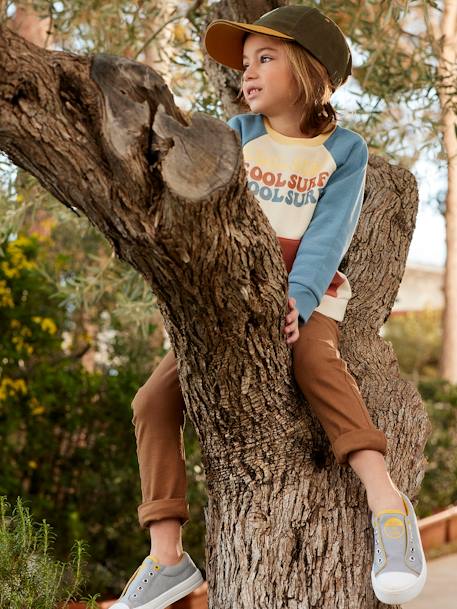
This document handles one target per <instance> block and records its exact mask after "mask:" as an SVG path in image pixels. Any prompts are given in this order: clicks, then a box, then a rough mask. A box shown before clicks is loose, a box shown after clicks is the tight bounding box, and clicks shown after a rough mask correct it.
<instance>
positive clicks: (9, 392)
mask: <svg viewBox="0 0 457 609" xmlns="http://www.w3.org/2000/svg"><path fill="white" fill-rule="evenodd" d="M20 391H21V392H22V394H23V395H25V394H26V393H27V385H26V384H25V381H24V379H16V380H15V379H10V378H8V377H5V378H4V379H2V381H1V384H0V401H3V400H6V398H7V397H8V396H10V397H11V396H15V395H16V394H17V393H19V392H20Z"/></svg>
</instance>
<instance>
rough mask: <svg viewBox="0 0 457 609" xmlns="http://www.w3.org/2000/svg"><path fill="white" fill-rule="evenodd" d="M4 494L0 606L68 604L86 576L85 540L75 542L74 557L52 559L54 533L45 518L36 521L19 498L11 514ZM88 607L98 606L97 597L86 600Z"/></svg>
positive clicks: (0, 500) (48, 608)
mask: <svg viewBox="0 0 457 609" xmlns="http://www.w3.org/2000/svg"><path fill="white" fill-rule="evenodd" d="M9 508H10V505H9V503H8V502H7V498H6V497H5V496H1V497H0V607H8V609H55V608H56V606H57V605H58V604H59V603H60V605H61V606H62V607H65V606H66V605H67V604H68V602H69V601H70V600H76V598H75V595H76V594H80V592H81V587H82V584H83V583H84V577H83V573H82V568H83V557H84V555H85V553H86V550H85V546H84V544H83V542H81V541H76V542H75V544H74V546H73V548H72V550H71V554H72V560H71V561H70V562H67V563H63V562H59V561H57V560H55V559H53V558H52V556H51V554H50V549H51V545H52V541H53V538H54V534H53V532H52V528H51V527H50V526H49V524H48V523H47V522H46V520H43V521H42V522H41V524H38V523H34V522H33V521H32V517H31V514H30V510H29V508H27V507H25V506H24V504H23V502H22V499H21V498H20V497H18V498H17V502H16V507H15V508H14V509H13V511H12V514H11V513H10V510H9ZM84 600H86V601H87V602H88V605H87V606H88V607H89V608H95V607H97V604H96V602H95V597H91V598H89V599H84Z"/></svg>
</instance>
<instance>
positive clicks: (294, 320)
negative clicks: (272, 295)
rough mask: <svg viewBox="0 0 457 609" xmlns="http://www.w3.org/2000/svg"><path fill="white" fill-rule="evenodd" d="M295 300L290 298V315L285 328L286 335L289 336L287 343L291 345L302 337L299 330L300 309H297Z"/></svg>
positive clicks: (288, 301) (288, 302) (287, 317)
mask: <svg viewBox="0 0 457 609" xmlns="http://www.w3.org/2000/svg"><path fill="white" fill-rule="evenodd" d="M296 302H297V301H296V300H295V298H289V299H288V300H287V304H288V305H289V313H288V314H287V315H286V325H285V326H284V333H285V334H286V335H287V339H286V343H287V344H288V345H291V344H292V343H294V342H295V341H296V340H297V339H298V337H299V336H300V331H299V329H298V309H296V308H295V303H296Z"/></svg>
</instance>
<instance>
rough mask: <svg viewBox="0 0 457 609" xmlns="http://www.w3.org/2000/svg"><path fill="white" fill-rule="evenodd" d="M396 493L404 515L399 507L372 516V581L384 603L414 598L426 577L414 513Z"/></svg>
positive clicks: (406, 499) (410, 506)
mask: <svg viewBox="0 0 457 609" xmlns="http://www.w3.org/2000/svg"><path fill="white" fill-rule="evenodd" d="M399 493H400V494H401V496H402V498H403V503H404V505H405V512H406V515H405V514H404V513H403V512H401V511H400V510H383V511H381V512H378V514H376V515H375V514H372V515H371V524H372V526H373V529H374V559H373V566H372V569H371V582H372V585H373V590H374V593H375V595H376V597H377V598H378V599H379V600H380V601H381V602H383V603H386V604H387V605H397V604H401V603H406V602H407V601H410V600H412V599H413V598H415V597H416V596H417V595H418V594H420V592H421V590H422V588H423V587H424V584H425V580H426V578H427V565H426V562H425V555H424V550H423V548H422V543H421V538H420V533H419V527H418V526H417V519H416V514H415V513H414V508H413V506H412V503H411V501H410V500H409V499H408V497H407V496H406V495H405V494H404V493H402V492H401V491H399Z"/></svg>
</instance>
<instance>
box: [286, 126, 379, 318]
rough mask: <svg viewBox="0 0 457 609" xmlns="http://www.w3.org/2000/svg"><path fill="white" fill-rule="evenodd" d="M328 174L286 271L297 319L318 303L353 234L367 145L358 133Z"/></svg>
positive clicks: (359, 208)
mask: <svg viewBox="0 0 457 609" xmlns="http://www.w3.org/2000/svg"><path fill="white" fill-rule="evenodd" d="M336 162H337V167H336V169H335V171H334V172H333V173H332V175H331V176H330V178H329V180H328V182H327V184H326V185H325V187H324V188H323V190H322V192H321V195H320V197H319V199H318V202H317V205H316V209H315V212H314V215H313V217H312V219H311V222H310V223H309V225H308V228H307V229H306V231H305V233H304V235H303V237H302V239H301V241H300V245H299V247H298V251H297V255H296V258H295V260H294V263H293V265H292V269H291V271H290V273H289V296H291V297H293V298H295V299H296V301H297V302H296V307H297V309H298V311H299V314H300V316H299V322H300V323H306V322H307V321H308V319H309V318H310V316H311V314H312V312H313V311H314V309H315V308H316V307H317V306H319V304H320V302H321V300H322V297H323V296H324V294H325V292H326V290H327V289H328V286H329V285H330V283H331V281H332V279H333V276H334V275H335V273H336V271H337V270H338V266H339V264H340V262H341V260H342V259H343V257H344V255H345V253H346V252H347V250H348V248H349V245H350V243H351V240H352V237H353V236H354V232H355V229H356V227H357V222H358V220H359V217H360V212H361V209H362V203H363V195H364V189H365V179H366V170H367V163H368V147H367V144H366V142H365V141H364V139H363V138H362V137H358V138H357V139H356V140H355V141H354V143H353V144H352V146H350V148H349V150H348V154H347V157H346V158H345V159H344V161H343V162H341V164H340V165H338V161H336Z"/></svg>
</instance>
